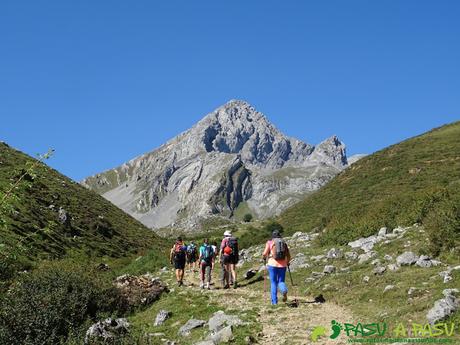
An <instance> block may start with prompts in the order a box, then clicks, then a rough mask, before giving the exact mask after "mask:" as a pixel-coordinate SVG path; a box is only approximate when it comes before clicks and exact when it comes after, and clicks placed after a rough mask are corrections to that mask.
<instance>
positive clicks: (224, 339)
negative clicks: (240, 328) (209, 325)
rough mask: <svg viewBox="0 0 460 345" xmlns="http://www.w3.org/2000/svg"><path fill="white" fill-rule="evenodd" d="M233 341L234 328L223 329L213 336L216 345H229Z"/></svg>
mask: <svg viewBox="0 0 460 345" xmlns="http://www.w3.org/2000/svg"><path fill="white" fill-rule="evenodd" d="M232 339H233V330H232V326H227V327H224V328H222V329H221V330H220V331H219V332H217V333H216V334H213V335H211V340H212V341H213V342H214V344H221V343H229V342H230V341H231V340H232Z"/></svg>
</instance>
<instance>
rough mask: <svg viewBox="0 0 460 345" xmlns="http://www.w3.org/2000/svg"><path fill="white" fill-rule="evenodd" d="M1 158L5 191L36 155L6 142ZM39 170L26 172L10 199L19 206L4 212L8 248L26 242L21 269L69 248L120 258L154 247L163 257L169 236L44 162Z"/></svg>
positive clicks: (0, 180) (1, 187)
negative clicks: (64, 219)
mask: <svg viewBox="0 0 460 345" xmlns="http://www.w3.org/2000/svg"><path fill="white" fill-rule="evenodd" d="M0 161H1V163H0V190H1V191H2V192H5V191H6V190H8V189H9V186H10V184H11V183H12V182H13V183H14V182H15V181H16V180H17V179H18V177H19V176H21V174H22V172H23V171H25V170H26V169H27V167H28V166H30V164H31V162H33V161H34V160H33V159H32V158H30V157H29V156H27V155H25V154H23V153H21V152H19V151H17V150H14V149H12V148H10V147H9V146H8V145H6V144H3V143H1V144H0ZM34 172H35V174H36V176H35V178H32V177H31V176H26V179H25V182H24V183H21V184H20V185H19V188H18V189H16V190H15V192H14V194H15V196H17V198H15V197H13V198H9V199H8V203H9V204H11V205H12V206H13V208H14V211H13V212H2V214H1V216H2V218H3V220H4V222H5V225H6V226H5V227H2V228H1V229H0V232H1V237H0V241H1V244H2V247H1V249H2V251H3V253H6V254H7V253H8V250H11V248H15V247H17V246H18V244H19V243H23V246H24V247H25V250H22V251H20V252H19V253H20V255H19V257H18V258H17V263H18V264H17V267H16V268H17V269H23V268H28V267H29V265H30V264H31V263H32V262H34V261H36V260H37V259H54V258H60V257H63V256H64V255H66V254H68V253H69V252H78V253H79V255H84V256H107V257H112V258H116V257H122V256H126V255H130V254H134V253H136V252H137V251H139V250H141V249H143V248H150V249H154V251H155V252H157V253H158V254H157V255H155V256H157V258H158V260H161V255H162V251H163V248H164V247H165V246H164V241H163V240H161V239H160V238H159V237H157V236H156V235H155V234H154V233H153V232H152V231H150V230H149V229H147V228H146V227H144V226H143V225H142V224H141V223H139V222H138V221H136V220H135V219H133V218H132V217H131V216H129V215H127V214H125V213H124V212H122V211H121V210H120V209H118V208H117V207H116V206H114V205H113V204H111V203H110V202H108V201H107V200H105V199H104V198H103V197H101V196H99V195H98V194H96V193H94V192H92V191H89V190H87V189H86V188H84V187H82V186H80V185H79V184H77V183H75V182H73V181H72V180H70V179H69V178H67V177H65V176H63V175H61V174H59V173H58V172H57V171H55V170H53V169H51V168H49V167H48V166H46V165H44V164H39V165H38V166H37V167H36V168H35V169H34ZM26 183H30V187H28V186H26ZM50 205H54V208H50ZM59 207H63V208H64V209H65V210H66V211H67V212H68V215H69V218H70V222H69V223H68V224H61V223H60V222H59V220H58V209H59ZM20 241H22V242H20ZM155 249H157V250H155ZM4 278H5V277H4Z"/></svg>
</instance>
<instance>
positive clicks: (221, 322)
mask: <svg viewBox="0 0 460 345" xmlns="http://www.w3.org/2000/svg"><path fill="white" fill-rule="evenodd" d="M243 324H244V322H243V321H242V320H241V319H240V318H239V317H238V316H236V315H228V314H225V312H223V311H222V310H219V311H217V312H215V313H214V314H213V316H212V317H211V318H210V319H209V321H208V327H209V330H210V331H211V332H213V333H217V332H219V331H220V330H221V329H223V328H224V327H225V326H241V325H243Z"/></svg>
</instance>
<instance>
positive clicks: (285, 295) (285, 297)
mask: <svg viewBox="0 0 460 345" xmlns="http://www.w3.org/2000/svg"><path fill="white" fill-rule="evenodd" d="M283 302H287V292H285V293H283Z"/></svg>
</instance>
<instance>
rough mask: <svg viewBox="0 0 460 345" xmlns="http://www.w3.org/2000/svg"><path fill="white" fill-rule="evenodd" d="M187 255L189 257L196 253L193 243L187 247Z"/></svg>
mask: <svg viewBox="0 0 460 345" xmlns="http://www.w3.org/2000/svg"><path fill="white" fill-rule="evenodd" d="M187 253H188V254H189V255H193V254H195V253H196V246H195V244H194V243H193V244H189V245H188V247H187Z"/></svg>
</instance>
